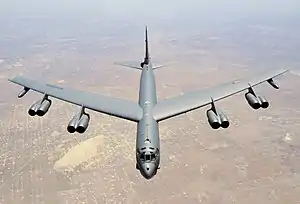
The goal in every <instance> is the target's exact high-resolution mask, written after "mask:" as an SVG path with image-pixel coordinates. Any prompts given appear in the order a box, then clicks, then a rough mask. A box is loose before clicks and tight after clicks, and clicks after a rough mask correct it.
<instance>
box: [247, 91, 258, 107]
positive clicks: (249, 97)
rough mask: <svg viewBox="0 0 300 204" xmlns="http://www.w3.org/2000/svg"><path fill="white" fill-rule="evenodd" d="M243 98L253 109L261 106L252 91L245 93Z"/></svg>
mask: <svg viewBox="0 0 300 204" xmlns="http://www.w3.org/2000/svg"><path fill="white" fill-rule="evenodd" d="M245 98H246V100H247V102H248V104H249V105H250V106H251V107H252V108H253V109H255V110H256V109H259V108H260V107H261V104H260V101H259V99H258V98H257V97H256V96H254V95H253V94H252V93H249V92H248V93H246V94H245Z"/></svg>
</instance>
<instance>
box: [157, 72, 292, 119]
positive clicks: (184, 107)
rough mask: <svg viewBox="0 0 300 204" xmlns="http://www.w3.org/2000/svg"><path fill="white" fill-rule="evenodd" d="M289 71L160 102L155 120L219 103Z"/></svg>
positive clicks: (226, 84) (271, 73) (225, 84)
mask: <svg viewBox="0 0 300 204" xmlns="http://www.w3.org/2000/svg"><path fill="white" fill-rule="evenodd" d="M287 71H288V70H286V69H285V70H283V69H281V70H275V71H269V72H264V73H262V74H260V75H257V76H256V77H254V78H252V79H251V80H249V81H248V80H245V79H243V80H238V81H237V80H235V81H233V82H227V83H224V84H220V85H218V86H215V87H211V88H207V89H203V90H199V91H195V92H190V93H187V94H184V95H179V96H175V97H172V98H167V99H165V100H162V101H159V102H158V103H157V105H156V106H155V107H154V112H153V114H154V119H155V120H157V121H162V120H166V119H168V118H171V117H175V116H177V115H180V114H183V113H186V112H189V111H192V110H195V109H198V108H201V107H204V106H206V105H209V104H211V100H212V99H213V100H214V101H219V100H222V99H224V98H227V97H229V96H232V95H234V94H237V93H239V92H242V91H244V90H247V89H248V88H249V84H250V85H251V86H256V85H258V84H261V83H263V82H265V81H267V80H269V79H271V78H274V77H277V76H279V75H281V74H283V73H285V72H287Z"/></svg>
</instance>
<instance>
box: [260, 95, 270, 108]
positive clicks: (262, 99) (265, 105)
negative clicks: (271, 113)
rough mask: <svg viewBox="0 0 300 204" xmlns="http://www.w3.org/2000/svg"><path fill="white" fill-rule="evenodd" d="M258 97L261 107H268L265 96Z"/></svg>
mask: <svg viewBox="0 0 300 204" xmlns="http://www.w3.org/2000/svg"><path fill="white" fill-rule="evenodd" d="M258 99H259V101H260V103H261V107H262V108H268V107H269V102H268V101H267V99H266V98H265V97H262V96H258Z"/></svg>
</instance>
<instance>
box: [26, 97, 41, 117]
mask: <svg viewBox="0 0 300 204" xmlns="http://www.w3.org/2000/svg"><path fill="white" fill-rule="evenodd" d="M40 104H41V100H39V101H37V102H35V103H34V104H32V105H31V106H30V108H29V110H28V114H29V115H30V116H35V115H36V114H37V113H36V112H37V110H38V108H39V106H40Z"/></svg>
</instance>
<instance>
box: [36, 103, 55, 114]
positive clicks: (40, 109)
mask: <svg viewBox="0 0 300 204" xmlns="http://www.w3.org/2000/svg"><path fill="white" fill-rule="evenodd" d="M51 103H52V101H51V100H50V99H45V100H44V101H43V102H42V104H41V105H40V106H39V107H38V109H37V111H36V114H37V115H38V116H44V115H45V114H46V113H47V112H48V110H49V108H50V106H51Z"/></svg>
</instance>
